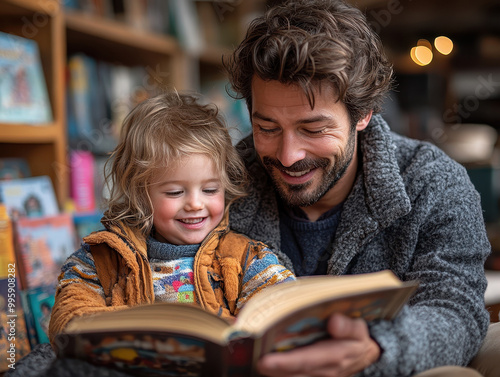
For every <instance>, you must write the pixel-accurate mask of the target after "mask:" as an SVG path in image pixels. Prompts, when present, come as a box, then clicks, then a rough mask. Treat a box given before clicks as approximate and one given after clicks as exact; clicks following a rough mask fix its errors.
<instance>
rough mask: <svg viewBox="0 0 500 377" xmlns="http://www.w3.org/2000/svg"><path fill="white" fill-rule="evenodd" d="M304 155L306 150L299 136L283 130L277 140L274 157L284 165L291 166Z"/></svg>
mask: <svg viewBox="0 0 500 377" xmlns="http://www.w3.org/2000/svg"><path fill="white" fill-rule="evenodd" d="M305 157H306V151H305V149H304V146H303V143H302V142H301V140H300V138H299V137H297V135H295V134H294V133H292V132H284V133H283V135H282V137H281V140H280V141H279V145H278V150H277V153H276V158H277V159H278V160H279V161H280V162H281V164H282V165H283V166H285V167H289V166H292V165H293V164H294V163H296V162H297V161H301V160H303V159H304V158H305Z"/></svg>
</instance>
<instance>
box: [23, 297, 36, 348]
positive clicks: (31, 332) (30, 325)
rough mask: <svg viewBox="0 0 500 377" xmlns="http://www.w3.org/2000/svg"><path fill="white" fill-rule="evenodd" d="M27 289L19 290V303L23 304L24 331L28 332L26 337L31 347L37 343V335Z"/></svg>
mask: <svg viewBox="0 0 500 377" xmlns="http://www.w3.org/2000/svg"><path fill="white" fill-rule="evenodd" d="M28 292H29V290H21V291H20V297H21V305H22V306H23V311H24V320H25V322H26V331H27V333H28V339H29V342H30V346H31V349H33V348H34V347H35V346H36V345H37V344H38V337H37V336H36V325H35V317H33V313H32V312H31V306H30V302H29V299H28Z"/></svg>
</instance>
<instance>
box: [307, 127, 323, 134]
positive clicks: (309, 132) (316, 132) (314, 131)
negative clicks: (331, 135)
mask: <svg viewBox="0 0 500 377" xmlns="http://www.w3.org/2000/svg"><path fill="white" fill-rule="evenodd" d="M324 131H325V130H324V129H323V128H322V129H319V130H308V129H305V132H306V133H308V134H309V135H319V134H322V133H323V132H324Z"/></svg>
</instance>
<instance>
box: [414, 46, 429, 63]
mask: <svg viewBox="0 0 500 377" xmlns="http://www.w3.org/2000/svg"><path fill="white" fill-rule="evenodd" d="M410 56H411V59H412V60H413V61H414V62H415V63H417V64H418V65H427V64H429V63H430V62H431V61H432V57H433V56H432V51H431V50H430V49H429V48H428V47H427V46H416V47H413V48H412V49H411V51H410Z"/></svg>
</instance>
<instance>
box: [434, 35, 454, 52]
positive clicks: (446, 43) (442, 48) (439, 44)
mask: <svg viewBox="0 0 500 377" xmlns="http://www.w3.org/2000/svg"><path fill="white" fill-rule="evenodd" d="M434 47H436V50H438V51H439V52H440V53H441V54H443V55H448V54H449V53H451V52H452V51H453V42H452V40H451V39H450V38H448V37H445V36H440V37H437V38H436V39H435V40H434Z"/></svg>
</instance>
